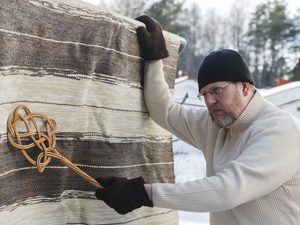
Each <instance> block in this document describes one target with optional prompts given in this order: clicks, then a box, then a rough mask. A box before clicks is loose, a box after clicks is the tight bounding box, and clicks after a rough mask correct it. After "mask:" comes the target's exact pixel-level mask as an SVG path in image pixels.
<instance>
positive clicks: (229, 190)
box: [144, 60, 300, 225]
mask: <svg viewBox="0 0 300 225" xmlns="http://www.w3.org/2000/svg"><path fill="white" fill-rule="evenodd" d="M145 72H146V74H145V80H144V88H145V89H144V95H145V101H146V105H147V108H148V110H149V113H150V115H151V117H152V119H153V120H154V121H155V122H156V123H158V124H159V125H160V126H162V127H164V128H165V129H167V130H169V131H170V132H172V133H173V134H175V135H176V136H177V137H178V138H180V139H181V140H183V141H185V142H187V143H189V144H191V145H193V146H195V147H197V148H199V149H201V150H202V151H203V153H204V156H205V159H206V163H207V177H205V178H203V179H201V180H195V181H190V182H186V183H178V184H153V185H152V200H153V203H154V205H155V206H156V207H163V208H171V209H178V210H186V211H193V212H211V214H210V223H211V224H212V225H299V224H300V170H299V169H300V125H299V122H298V121H297V120H296V119H294V118H293V117H292V116H291V115H290V114H289V113H287V112H285V111H283V110H281V109H279V108H277V107H275V106H274V105H272V104H271V103H269V102H267V101H266V100H264V98H263V97H262V96H261V95H260V93H259V92H256V94H255V95H254V96H253V98H252V100H251V101H250V103H249V104H248V106H247V107H246V109H245V110H244V111H243V112H242V114H241V115H240V117H239V118H238V119H237V121H236V122H235V123H234V124H232V125H231V126H230V127H229V128H222V129H220V128H217V127H216V126H214V124H213V123H212V121H211V120H210V117H209V115H208V113H207V111H206V110H203V109H200V108H199V109H195V108H193V109H187V108H185V107H183V106H181V105H179V104H176V103H174V101H173V100H172V97H171V95H170V93H169V91H168V89H167V88H168V86H167V84H166V82H165V79H164V74H163V64H162V61H161V60H158V61H151V62H148V63H146V67H145Z"/></svg>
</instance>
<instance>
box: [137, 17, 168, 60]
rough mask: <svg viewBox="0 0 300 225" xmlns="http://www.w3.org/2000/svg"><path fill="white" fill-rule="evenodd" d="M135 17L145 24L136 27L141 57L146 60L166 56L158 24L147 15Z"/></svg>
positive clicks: (164, 43)
mask: <svg viewBox="0 0 300 225" xmlns="http://www.w3.org/2000/svg"><path fill="white" fill-rule="evenodd" d="M135 19H136V20H138V21H140V22H142V23H144V24H145V25H146V28H145V27H138V28H137V31H136V32H137V37H138V41H139V45H140V48H141V51H142V57H143V58H144V59H146V60H158V59H163V58H167V57H168V56H169V52H168V49H167V46H166V42H165V39H164V36H163V33H162V29H161V26H160V24H159V23H158V22H157V21H156V20H154V19H153V18H151V17H150V16H147V15H142V16H139V17H137V18H135Z"/></svg>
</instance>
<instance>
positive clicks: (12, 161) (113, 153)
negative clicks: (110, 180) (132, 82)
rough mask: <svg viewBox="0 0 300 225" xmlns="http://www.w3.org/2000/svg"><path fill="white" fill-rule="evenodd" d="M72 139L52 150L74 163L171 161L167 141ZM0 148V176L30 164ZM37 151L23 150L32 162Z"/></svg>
mask: <svg viewBox="0 0 300 225" xmlns="http://www.w3.org/2000/svg"><path fill="white" fill-rule="evenodd" d="M73 138H74V139H73V140H57V141H56V142H57V143H56V148H57V150H58V151H59V152H60V153H61V154H62V155H63V156H65V157H66V158H67V159H69V160H71V161H72V162H73V163H76V164H86V165H90V166H97V165H98V166H128V165H139V164H146V163H159V162H171V161H173V153H172V143H171V142H169V143H158V142H129V143H110V142H108V141H96V140H80V139H79V138H77V137H76V136H74V137H73ZM24 144H26V142H25V143H24ZM0 149H1V152H2V155H1V157H2V159H3V160H4V162H3V164H1V165H0V174H2V173H4V172H5V171H8V170H12V169H16V168H22V167H27V166H29V165H30V164H29V163H28V162H27V160H25V158H24V156H23V154H22V153H21V152H20V150H17V149H14V148H13V147H9V146H8V143H1V144H0ZM40 152H41V151H40V150H39V149H38V148H33V149H30V150H27V153H28V154H29V155H31V156H32V158H34V159H36V158H37V155H38V154H39V153H40ZM51 165H52V166H61V163H60V162H59V161H57V160H55V159H53V162H51Z"/></svg>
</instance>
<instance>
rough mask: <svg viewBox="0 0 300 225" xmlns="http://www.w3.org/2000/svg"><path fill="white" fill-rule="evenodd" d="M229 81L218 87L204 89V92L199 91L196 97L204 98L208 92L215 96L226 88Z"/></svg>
mask: <svg viewBox="0 0 300 225" xmlns="http://www.w3.org/2000/svg"><path fill="white" fill-rule="evenodd" d="M230 84H231V83H227V84H224V85H222V86H220V87H215V88H212V89H210V90H208V91H205V92H202V93H201V92H200V93H199V94H198V95H197V98H199V99H200V100H201V98H202V97H204V98H206V97H207V96H208V95H209V94H210V95H211V96H213V97H217V96H218V95H220V94H221V93H222V91H223V90H224V88H226V87H227V86H229V85H230Z"/></svg>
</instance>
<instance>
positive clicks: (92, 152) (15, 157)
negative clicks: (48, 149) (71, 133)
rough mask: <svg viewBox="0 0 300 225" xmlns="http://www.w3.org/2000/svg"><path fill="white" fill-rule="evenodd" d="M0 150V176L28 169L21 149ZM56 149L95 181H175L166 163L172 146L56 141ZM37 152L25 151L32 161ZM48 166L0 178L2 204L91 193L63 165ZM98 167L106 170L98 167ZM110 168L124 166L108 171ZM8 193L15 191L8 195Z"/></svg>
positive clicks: (52, 162)
mask: <svg viewBox="0 0 300 225" xmlns="http://www.w3.org/2000/svg"><path fill="white" fill-rule="evenodd" d="M0 149H1V152H2V153H1V156H0V157H1V165H0V174H3V173H5V172H7V171H12V170H15V169H18V168H26V167H31V164H30V163H29V162H28V161H27V160H26V159H25V157H24V156H23V154H22V153H21V152H20V150H16V149H11V148H9V147H8V145H7V143H2V144H1V145H0ZM57 149H58V151H59V152H60V153H61V154H62V155H63V156H65V157H66V158H67V159H69V160H70V161H72V162H73V163H76V164H80V165H86V166H79V167H80V168H81V169H82V170H83V171H84V172H86V173H87V174H89V175H90V176H92V177H94V178H95V177H98V176H124V177H127V178H133V177H138V176H143V177H144V179H145V180H146V181H147V182H173V181H174V172H173V169H174V168H173V164H170V163H168V162H173V154H172V150H171V143H170V144H166V143H164V144H159V143H145V142H141V143H108V142H100V141H82V140H69V141H66V140H64V141H60V140H58V141H57ZM39 153H40V150H38V149H32V150H31V151H28V154H29V155H30V156H31V157H32V159H34V160H35V159H36V158H37V154H39ZM159 163H163V164H159ZM164 163H165V164H164ZM136 164H138V165H139V166H133V167H130V165H136ZM143 164H146V165H143ZM147 164H149V165H147ZM49 166H50V167H48V168H46V169H45V171H44V172H43V173H39V172H38V171H37V170H36V169H26V170H17V171H12V172H10V173H8V174H6V175H3V176H1V177H0V181H1V182H0V193H1V205H10V204H12V203H13V202H18V201H24V200H25V199H26V198H28V197H34V196H38V195H39V196H46V197H49V198H51V197H56V196H57V195H60V194H61V193H62V192H63V191H64V190H83V191H92V190H94V187H93V186H92V185H91V184H89V183H87V182H86V181H85V180H83V179H82V178H81V177H79V176H78V175H77V174H75V173H74V172H73V171H71V170H69V169H66V168H61V167H62V166H64V165H63V164H62V163H61V162H60V161H59V160H57V159H55V158H52V160H51V162H50V164H49ZM93 166H94V167H93ZM97 166H103V167H106V168H101V167H98V168H97ZM111 166H123V167H121V168H119V167H118V168H111ZM128 166H129V167H128ZM54 167H58V168H54ZM11 190H14V191H13V192H11Z"/></svg>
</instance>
